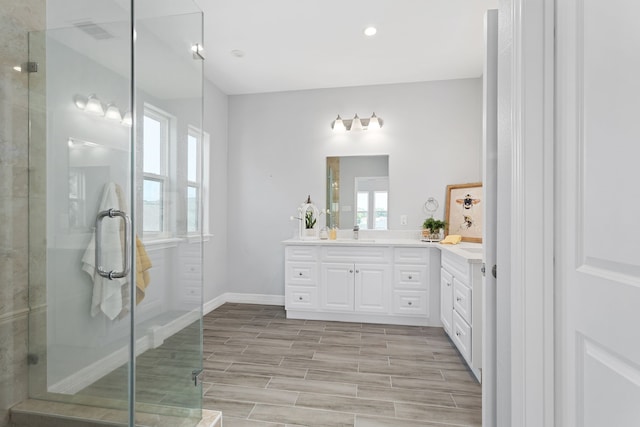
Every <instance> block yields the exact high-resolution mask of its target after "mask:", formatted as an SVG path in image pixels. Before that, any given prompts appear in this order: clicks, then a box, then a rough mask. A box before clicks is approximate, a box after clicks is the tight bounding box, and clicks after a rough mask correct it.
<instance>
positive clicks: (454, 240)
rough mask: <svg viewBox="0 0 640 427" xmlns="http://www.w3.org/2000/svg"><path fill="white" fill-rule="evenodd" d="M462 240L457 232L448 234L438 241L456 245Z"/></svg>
mask: <svg viewBox="0 0 640 427" xmlns="http://www.w3.org/2000/svg"><path fill="white" fill-rule="evenodd" d="M461 241H462V236H461V235H459V234H449V235H448V236H447V237H445V238H444V240H442V241H440V243H442V244H444V245H457V244H458V243H460V242H461Z"/></svg>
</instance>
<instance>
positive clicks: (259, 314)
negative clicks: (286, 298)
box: [203, 303, 482, 427]
mask: <svg viewBox="0 0 640 427" xmlns="http://www.w3.org/2000/svg"><path fill="white" fill-rule="evenodd" d="M204 357H205V360H204V369H205V374H206V375H205V383H204V401H203V406H204V408H205V409H212V410H217V411H222V414H223V425H224V427H284V426H287V427H289V426H322V427H330V426H355V427H383V426H388V427H408V426H452V425H454V426H480V425H481V424H482V422H481V412H482V411H481V400H482V399H481V386H480V384H478V383H477V381H476V380H475V378H474V377H473V376H472V374H471V373H470V372H469V371H468V369H467V367H466V364H465V363H464V361H463V360H462V358H461V357H460V355H459V353H458V352H457V350H456V349H455V348H454V346H453V344H452V343H451V341H450V340H449V338H448V337H447V336H446V335H445V333H444V331H443V330H442V329H441V328H427V327H416V326H395V325H380V324H366V323H343V322H325V321H312V320H293V319H286V315H285V311H284V308H283V307H280V306H269V305H253V304H230V303H228V304H224V305H223V306H221V307H219V308H217V309H216V310H214V311H213V312H211V313H209V314H208V315H206V316H205V318H204Z"/></svg>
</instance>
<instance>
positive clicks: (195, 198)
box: [187, 130, 201, 233]
mask: <svg viewBox="0 0 640 427" xmlns="http://www.w3.org/2000/svg"><path fill="white" fill-rule="evenodd" d="M200 149H201V148H200V134H196V133H195V131H192V130H189V135H188V136H187V233H195V232H197V231H199V230H200V183H201V180H200V175H201V173H200V161H199V160H200Z"/></svg>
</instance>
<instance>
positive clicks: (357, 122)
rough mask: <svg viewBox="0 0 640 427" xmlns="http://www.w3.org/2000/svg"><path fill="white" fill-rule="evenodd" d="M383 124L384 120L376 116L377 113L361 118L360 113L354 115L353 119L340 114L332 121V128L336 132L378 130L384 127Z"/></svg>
mask: <svg viewBox="0 0 640 427" xmlns="http://www.w3.org/2000/svg"><path fill="white" fill-rule="evenodd" d="M383 124H384V120H382V119H381V118H380V117H378V116H376V113H373V114H372V115H371V117H369V118H363V119H361V118H360V117H359V116H358V114H356V115H355V116H353V119H343V118H342V117H340V115H339V114H338V117H336V119H335V120H334V121H332V122H331V129H333V130H334V132H341V131H345V130H348V131H351V130H354V131H357V130H367V129H370V130H378V129H380V128H381V127H382V125H383Z"/></svg>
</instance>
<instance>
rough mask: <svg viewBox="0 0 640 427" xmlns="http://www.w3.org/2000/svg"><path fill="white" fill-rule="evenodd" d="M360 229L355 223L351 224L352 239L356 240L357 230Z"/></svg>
mask: <svg viewBox="0 0 640 427" xmlns="http://www.w3.org/2000/svg"><path fill="white" fill-rule="evenodd" d="M359 231H360V227H358V226H357V225H354V226H353V240H358V232H359Z"/></svg>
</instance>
